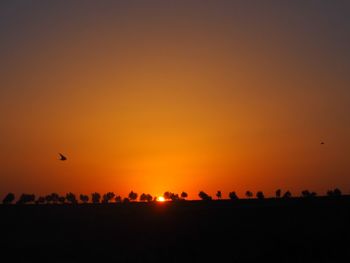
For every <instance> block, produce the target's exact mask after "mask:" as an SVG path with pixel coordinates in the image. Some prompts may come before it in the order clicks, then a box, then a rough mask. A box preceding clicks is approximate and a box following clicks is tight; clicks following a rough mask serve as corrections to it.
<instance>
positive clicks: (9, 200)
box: [2, 193, 15, 205]
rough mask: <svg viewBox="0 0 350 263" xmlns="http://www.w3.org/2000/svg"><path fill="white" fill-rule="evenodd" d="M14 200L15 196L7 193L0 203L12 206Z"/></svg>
mask: <svg viewBox="0 0 350 263" xmlns="http://www.w3.org/2000/svg"><path fill="white" fill-rule="evenodd" d="M14 200H15V194H13V193H8V194H7V195H6V196H5V198H4V199H3V200H2V203H3V204H4V205H9V204H12V202H13V201H14Z"/></svg>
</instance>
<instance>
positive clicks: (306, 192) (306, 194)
mask: <svg viewBox="0 0 350 263" xmlns="http://www.w3.org/2000/svg"><path fill="white" fill-rule="evenodd" d="M301 196H302V197H304V198H312V197H315V196H317V193H316V192H310V191H309V190H303V191H301Z"/></svg>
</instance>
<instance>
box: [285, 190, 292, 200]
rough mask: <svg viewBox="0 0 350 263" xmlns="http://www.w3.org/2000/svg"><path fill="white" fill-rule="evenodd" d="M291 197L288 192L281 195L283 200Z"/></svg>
mask: <svg viewBox="0 0 350 263" xmlns="http://www.w3.org/2000/svg"><path fill="white" fill-rule="evenodd" d="M291 197H292V193H291V192H289V191H287V192H285V193H284V195H283V198H285V199H287V198H291Z"/></svg>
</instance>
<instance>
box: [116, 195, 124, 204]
mask: <svg viewBox="0 0 350 263" xmlns="http://www.w3.org/2000/svg"><path fill="white" fill-rule="evenodd" d="M114 200H115V202H116V203H121V202H122V197H121V196H120V195H117V196H116V197H115V198H114Z"/></svg>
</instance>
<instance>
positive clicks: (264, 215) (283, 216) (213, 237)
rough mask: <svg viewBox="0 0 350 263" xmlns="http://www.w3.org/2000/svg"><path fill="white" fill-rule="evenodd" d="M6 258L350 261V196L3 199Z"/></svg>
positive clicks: (162, 260) (137, 260)
mask: <svg viewBox="0 0 350 263" xmlns="http://www.w3.org/2000/svg"><path fill="white" fill-rule="evenodd" d="M0 213H1V217H0V223H1V244H0V247H1V251H2V252H1V257H2V258H3V259H7V260H5V261H3V262H258V261H265V260H266V262H346V261H344V259H346V260H348V259H349V258H350V250H349V244H350V198H349V196H342V197H338V198H331V197H322V198H321V197H319V198H313V199H301V198H291V199H265V200H237V201H229V200H216V201H207V202H206V201H181V202H165V203H153V202H152V203H139V202H137V203H136V202H135V203H128V204H122V203H121V204H99V205H94V204H80V205H16V206H14V205H12V206H11V205H8V206H6V205H2V206H0Z"/></svg>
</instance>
